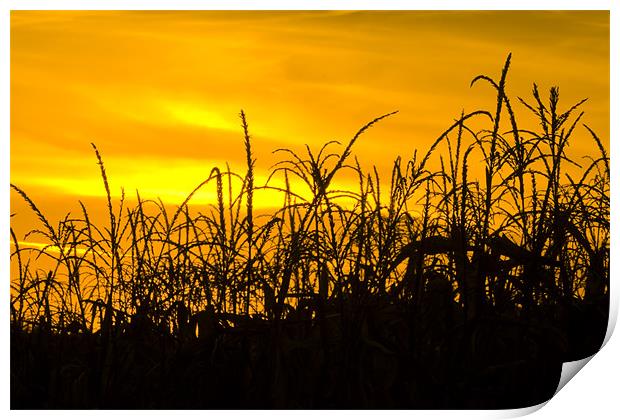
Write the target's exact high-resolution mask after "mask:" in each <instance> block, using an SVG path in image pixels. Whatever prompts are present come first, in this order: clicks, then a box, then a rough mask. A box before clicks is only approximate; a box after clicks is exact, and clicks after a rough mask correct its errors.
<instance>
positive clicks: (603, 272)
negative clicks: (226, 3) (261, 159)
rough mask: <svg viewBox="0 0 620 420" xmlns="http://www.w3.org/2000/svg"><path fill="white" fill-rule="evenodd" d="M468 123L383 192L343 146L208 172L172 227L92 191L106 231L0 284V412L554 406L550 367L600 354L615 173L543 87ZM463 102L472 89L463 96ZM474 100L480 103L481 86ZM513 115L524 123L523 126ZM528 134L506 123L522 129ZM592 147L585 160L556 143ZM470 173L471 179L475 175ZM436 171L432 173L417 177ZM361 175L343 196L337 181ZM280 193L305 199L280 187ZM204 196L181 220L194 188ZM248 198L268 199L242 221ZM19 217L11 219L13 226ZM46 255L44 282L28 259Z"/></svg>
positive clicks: (77, 233) (61, 226)
mask: <svg viewBox="0 0 620 420" xmlns="http://www.w3.org/2000/svg"><path fill="white" fill-rule="evenodd" d="M509 65H510V56H508V59H507V60H506V63H505V65H504V67H503V69H502V72H501V74H500V77H499V79H498V80H496V79H493V78H491V77H488V76H484V75H482V76H478V77H476V78H474V79H473V81H472V85H479V84H480V85H482V84H485V85H486V88H490V89H492V90H493V91H494V92H495V93H496V95H497V101H496V104H495V106H494V108H493V109H492V111H485V110H478V111H474V112H471V113H462V114H461V116H460V117H459V118H458V119H457V120H456V121H455V122H454V123H453V124H452V125H450V126H449V127H448V129H447V130H446V131H445V132H444V133H442V134H441V135H440V136H439V137H438V138H437V139H436V141H435V142H434V143H433V144H432V146H431V147H430V149H429V150H428V151H427V152H426V154H424V155H419V154H418V152H417V151H415V152H413V155H412V157H411V158H410V159H408V160H403V159H401V158H400V157H398V158H397V159H396V160H395V162H394V166H393V170H392V173H391V177H390V179H389V183H388V184H387V185H384V184H381V182H380V179H379V175H378V172H377V170H376V169H374V170H373V171H371V172H369V173H367V172H364V171H363V169H362V168H361V167H360V164H359V163H358V162H357V160H356V159H355V158H353V157H351V154H352V152H353V149H354V146H355V144H356V142H358V141H361V140H360V138H361V137H362V135H363V134H364V133H365V132H366V131H368V130H369V129H371V128H372V126H373V125H375V124H377V123H379V122H381V123H389V122H388V121H383V120H386V119H388V118H393V117H392V116H393V114H394V113H390V114H386V115H383V116H380V117H378V118H376V119H374V120H372V121H371V122H369V123H368V124H366V125H365V126H363V127H362V128H361V129H360V130H359V131H358V132H357V133H356V134H355V135H354V136H353V138H352V139H351V140H350V141H349V142H348V143H347V144H346V145H344V147H342V146H341V145H339V144H337V143H335V142H331V143H327V144H325V145H324V146H323V147H322V148H320V150H311V149H310V148H309V147H306V149H305V150H303V151H294V150H288V149H285V150H277V151H276V152H275V153H277V154H279V155H280V156H281V159H280V162H279V163H278V164H277V165H276V166H275V167H274V168H272V173H271V177H270V180H269V182H268V184H267V185H257V184H256V181H255V178H254V167H255V157H254V155H253V152H252V145H251V137H250V132H251V131H250V127H249V125H248V122H247V120H246V116H245V114H244V113H243V112H242V113H241V115H240V117H241V122H242V129H243V135H244V146H245V152H246V158H247V159H246V161H247V172H246V173H245V174H236V173H233V172H231V171H230V169H228V168H226V169H223V168H213V169H212V170H211V172H210V174H209V176H208V177H207V179H206V180H204V181H203V182H201V183H200V184H199V185H198V187H197V188H196V189H195V190H194V191H192V192H191V194H189V196H188V197H187V199H186V200H185V201H184V202H183V203H182V204H181V205H180V206H178V207H177V208H176V211H174V213H169V212H168V210H167V209H166V207H165V206H164V204H163V203H161V202H158V201H151V200H143V199H141V197H140V196H139V195H138V196H137V198H136V199H137V205H136V206H135V207H133V208H130V207H128V206H127V205H126V203H125V199H124V198H125V196H124V193H123V195H122V197H121V199H120V200H119V201H118V202H114V200H113V199H112V194H111V191H110V187H109V185H108V178H107V174H106V171H105V166H104V164H103V160H102V157H101V154H100V152H99V150H98V149H97V148H96V147H95V146H94V145H93V148H94V151H95V154H96V157H97V160H98V163H99V169H100V171H101V176H102V180H103V183H104V188H105V192H106V197H107V213H108V222H107V225H106V226H98V225H95V224H94V223H92V222H91V218H90V216H89V213H88V211H87V209H86V207H85V206H84V205H81V208H82V214H81V215H80V216H70V215H67V217H65V218H64V219H62V220H60V222H58V223H57V224H56V225H52V223H51V222H50V221H49V220H48V219H47V218H46V217H45V215H44V214H43V213H42V212H41V211H40V210H39V209H38V207H37V206H36V204H35V202H34V200H33V199H31V197H29V196H28V195H27V194H26V193H25V192H24V191H23V190H21V189H20V188H19V187H17V186H15V185H11V187H12V189H13V190H14V191H15V192H16V193H17V194H18V195H20V196H21V198H23V199H24V200H25V201H26V202H27V204H28V205H29V206H30V208H31V209H32V211H34V212H35V214H36V216H37V217H38V218H39V220H40V222H41V227H39V228H36V229H34V230H33V231H32V232H29V233H28V234H27V236H38V237H39V239H40V240H41V241H42V242H45V243H47V244H49V246H48V247H45V248H43V249H28V248H23V247H20V242H19V241H18V238H17V234H16V233H15V232H14V231H13V229H11V235H12V241H13V243H14V249H13V251H12V254H11V258H12V259H15V260H17V264H16V265H17V267H18V270H16V271H17V272H16V273H13V276H14V278H13V279H12V282H11V407H12V408H516V407H523V406H529V405H534V404H538V403H540V402H543V401H545V400H547V399H549V398H550V397H551V396H552V395H553V393H554V391H555V388H556V386H557V383H558V380H559V375H560V370H561V365H562V362H564V361H570V360H575V359H580V358H583V357H586V356H589V355H591V354H593V353H594V352H596V351H597V350H598V349H599V348H600V346H601V345H602V342H603V338H604V335H605V332H606V327H607V316H608V300H609V296H608V293H609V238H610V236H609V159H608V156H607V152H606V150H605V148H604V147H603V145H602V142H601V140H600V139H599V138H598V137H597V136H596V134H595V133H594V131H593V130H591V129H590V128H589V127H588V126H585V125H583V124H581V119H582V116H583V115H584V113H583V112H581V111H580V108H581V106H582V104H583V103H584V102H585V101H581V102H579V103H577V104H575V105H574V106H571V107H569V108H567V109H566V110H560V104H559V89H558V88H555V87H554V88H551V89H550V91H549V95H548V97H547V98H543V96H542V95H541V93H540V91H539V89H538V87H537V86H536V85H534V86H533V94H532V96H533V98H532V99H531V100H525V99H521V98H518V103H515V102H514V101H511V99H509V97H508V95H507V92H506V81H507V74H508V69H509ZM476 88H477V87H476ZM481 88H482V87H481ZM517 111H518V112H523V113H525V114H529V115H528V116H527V118H530V120H532V117H534V119H535V120H536V121H537V123H536V124H537V127H536V128H531V127H529V128H525V127H524V126H521V125H520V124H518V123H517V121H518V119H517ZM521 121H522V120H521ZM578 135H581V136H584V137H585V138H586V140H584V139H583V138H580V140H579V141H587V140H588V139H591V141H592V145H593V148H594V150H597V151H598V155H599V156H596V157H594V156H589V157H586V158H584V159H582V160H577V159H575V158H574V154H572V153H570V145H569V142H570V141H571V140H572V139H573V137H575V136H578ZM472 165H482V166H483V167H484V172H483V176H482V177H481V179H476V178H475V177H472V175H471V173H470V168H471V166H472ZM433 168H434V169H433ZM343 171H348V172H349V173H354V174H356V176H357V178H358V180H359V189H358V190H356V191H343V190H339V189H336V188H335V187H334V186H333V180H334V179H335V178H336V176H337V175H338V174H339V173H341V172H343ZM293 179H295V181H296V182H302V183H303V184H304V185H305V186H306V189H307V191H305V192H302V191H297V190H293V189H292V188H291V184H292V181H293ZM208 188H214V189H215V191H216V195H217V202H216V203H215V204H214V205H213V206H211V207H210V209H209V211H208V212H206V213H200V212H194V211H192V210H190V206H189V203H190V201H191V199H192V197H193V196H194V195H195V193H196V192H197V191H199V190H201V189H208ZM262 190H272V191H278V192H279V193H281V195H282V199H283V204H282V206H281V207H280V208H278V209H277V210H275V211H273V212H271V213H270V214H264V213H261V212H260V211H258V210H257V209H255V208H254V202H253V199H254V196H255V194H259V193H260V192H261V191H262ZM12 217H14V216H12ZM39 257H40V258H48V259H51V260H52V261H53V268H52V269H51V270H49V271H47V270H42V269H38V268H35V263H36V262H37V259H38V258H39Z"/></svg>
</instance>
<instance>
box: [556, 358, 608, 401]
mask: <svg viewBox="0 0 620 420" xmlns="http://www.w3.org/2000/svg"><path fill="white" fill-rule="evenodd" d="M597 353H598V352H597ZM595 354H596V353H594V354H593V355H592V356H588V357H586V358H584V359H580V360H573V361H572V362H564V363H563V364H562V374H561V375H560V382H559V383H558V387H557V389H556V390H555V393H554V394H553V396H554V397H555V396H556V395H557V393H558V392H560V390H561V389H562V388H564V385H566V384H567V383H568V382H569V381H570V380H571V379H573V377H574V376H575V375H576V374H577V372H579V371H580V370H581V369H582V368H583V367H584V366H585V365H586V364H588V362H589V361H590V360H591V359H592V358H593V357H594V355H595Z"/></svg>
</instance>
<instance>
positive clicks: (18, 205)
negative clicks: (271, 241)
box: [10, 11, 609, 235]
mask: <svg viewBox="0 0 620 420" xmlns="http://www.w3.org/2000/svg"><path fill="white" fill-rule="evenodd" d="M509 52H512V54H513V58H512V65H511V69H510V73H509V79H508V87H507V89H508V93H509V95H511V98H514V103H513V106H514V107H515V109H516V111H517V112H518V114H519V115H526V113H527V111H526V110H525V109H524V107H523V106H521V105H520V104H518V103H517V101H516V97H517V96H521V97H524V98H528V99H529V98H531V94H530V93H531V88H532V83H533V82H536V83H538V85H539V87H540V88H541V91H542V92H544V95H545V96H546V92H547V91H548V89H549V88H550V87H551V86H553V85H559V86H560V87H561V90H560V93H561V95H560V97H561V104H562V105H563V108H565V107H568V106H570V105H572V104H573V103H575V102H577V101H578V100H580V99H582V98H585V97H588V98H589V101H588V102H587V103H586V105H585V106H584V108H583V109H584V110H585V111H586V115H585V117H584V120H583V121H584V122H585V123H587V124H588V125H589V126H590V127H592V128H593V129H594V130H595V131H596V132H597V133H598V135H599V136H600V137H601V139H602V140H603V142H604V144H606V145H608V144H609V12H606V11H601V12H599V11H575V12H559V11H552V12H542V11H533V12H525V11H519V12H514V11H507V12H502V11H493V12H484V11H459V12H434V11H423V12H336V11H332V12H245V11H234V12H196V11H179V12H148V11H135V12H131V11H122V12H115V11H88V12H65V11H61V12H58V11H41V12H30V11H13V12H12V13H11V68H10V70H11V144H10V147H11V156H10V159H11V162H10V163H11V182H12V183H14V184H16V185H18V186H19V187H20V188H22V189H24V190H25V191H26V192H27V193H28V194H29V195H30V197H31V198H32V199H33V200H34V201H35V202H36V203H37V204H38V205H39V206H40V207H41V209H42V210H43V212H44V213H45V214H47V215H49V217H50V219H52V220H57V219H58V218H59V217H60V216H61V215H64V214H65V213H66V212H67V211H69V210H76V209H77V207H76V204H77V202H78V200H85V201H86V202H87V203H93V205H94V206H95V211H97V210H96V209H97V208H98V209H99V210H100V211H101V212H104V211H105V207H104V206H102V205H100V204H102V201H101V199H102V197H103V195H104V194H105V191H104V189H103V186H102V182H101V178H100V173H99V169H98V167H97V165H96V160H95V156H94V153H93V151H92V149H91V147H90V142H94V143H95V144H97V146H98V148H99V149H100V151H101V152H102V154H103V158H104V162H105V165H106V169H107V173H108V176H109V178H110V182H111V188H112V193H113V195H115V196H116V197H118V196H119V195H120V188H121V186H123V187H124V188H125V190H126V192H127V194H128V195H129V197H132V196H134V195H135V190H136V189H139V191H140V193H141V195H142V197H144V198H156V197H161V199H162V200H163V201H164V202H167V203H170V204H178V203H180V202H181V201H182V200H183V199H184V198H185V196H186V195H187V194H188V193H189V192H190V191H191V190H192V189H193V188H194V187H195V186H196V185H197V184H198V183H200V182H201V181H202V180H204V179H205V178H206V177H207V176H208V175H209V172H210V170H211V168H212V167H213V166H220V167H224V163H225V162H229V163H230V165H231V168H232V169H233V170H236V171H237V172H239V173H243V172H244V171H245V156H244V154H243V135H242V134H243V133H242V130H241V127H240V121H239V116H238V115H239V111H240V110H241V109H243V110H244V111H245V112H246V114H247V116H248V121H249V126H250V132H251V134H252V140H253V147H254V155H255V157H256V159H257V169H256V172H257V173H256V183H257V184H261V183H264V182H265V180H266V178H267V175H268V173H269V170H270V167H271V166H272V165H273V164H274V163H275V162H276V160H277V157H278V156H274V155H273V154H272V153H271V152H272V151H273V150H274V149H276V148H281V147H289V148H293V149H295V150H298V151H303V147H304V144H309V145H310V146H311V147H312V148H314V149H317V148H318V147H320V145H322V144H323V143H324V142H326V141H329V140H340V141H342V142H346V141H348V139H350V138H351V136H352V135H353V134H355V132H356V131H357V129H358V128H360V127H361V126H363V125H364V124H365V123H366V122H368V121H369V120H371V119H373V118H374V117H376V116H379V115H381V114H384V113H387V112H390V111H394V110H399V113H398V114H397V115H395V116H393V117H391V118H389V119H387V120H385V121H382V122H381V123H380V124H378V125H377V126H376V127H373V129H372V130H371V131H369V132H368V133H366V134H365V135H364V137H363V138H362V139H361V140H360V141H359V143H358V144H357V145H356V147H355V149H354V153H353V154H354V155H356V156H357V157H358V158H359V160H360V162H361V164H362V166H363V167H364V168H365V169H366V170H367V171H371V170H372V165H376V166H377V167H378V170H379V173H380V174H383V175H385V177H386V178H387V177H388V175H389V170H390V168H391V166H392V162H393V161H394V159H395V158H396V156H398V155H401V156H403V158H408V157H410V156H411V155H412V153H413V150H414V149H415V148H417V149H419V150H420V152H421V153H423V152H425V151H426V149H427V148H428V146H429V145H430V144H431V143H432V142H433V141H434V140H435V139H436V138H437V136H438V135H439V134H440V133H442V132H443V131H444V130H445V128H447V127H448V126H449V125H451V124H452V122H453V121H454V119H455V118H458V117H459V115H460V113H461V110H463V109H464V110H465V112H471V111H474V110H476V109H494V101H495V92H494V91H493V90H492V89H491V88H490V87H489V86H488V85H485V84H479V85H475V86H474V87H472V88H470V87H469V84H470V81H471V79H472V78H473V77H475V76H476V75H478V74H487V75H489V76H491V77H493V78H499V74H500V71H501V67H502V65H503V63H504V60H505V59H506V56H507V54H508V53H509ZM577 138H578V139H582V140H583V144H582V143H580V142H576V143H574V144H572V147H573V150H574V153H575V154H577V155H579V156H581V155H587V154H589V153H590V152H592V151H593V150H595V149H594V144H593V143H592V142H591V141H590V138H589V137H588V136H586V135H584V134H583V133H580V134H579V135H578V137H577ZM386 181H387V179H386ZM336 182H337V183H338V184H339V185H342V186H345V187H346V186H347V185H353V186H354V185H355V184H356V180H355V179H354V178H353V177H352V174H351V178H350V179H348V178H347V177H346V174H345V176H343V177H341V178H339V179H337V180H336ZM211 190H212V189H211ZM213 195H214V194H212V193H209V192H207V193H205V194H203V195H202V196H198V197H196V201H195V202H194V203H195V204H198V205H199V204H205V203H208V202H210V201H211V200H212V199H213ZM279 204H280V203H274V202H273V197H272V196H263V197H257V202H256V205H257V206H258V207H263V208H264V207H269V206H274V205H279ZM11 212H16V213H18V215H17V216H16V217H15V218H14V220H13V221H12V226H14V228H15V229H16V230H17V232H18V235H23V234H24V233H25V232H26V231H27V230H28V229H29V228H32V226H30V225H29V223H31V222H32V220H34V219H32V216H31V215H28V214H27V213H28V212H29V210H28V209H27V207H26V206H25V205H24V203H23V201H22V200H21V199H20V198H19V197H17V195H16V194H14V193H12V194H11Z"/></svg>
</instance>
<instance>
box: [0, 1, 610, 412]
mask: <svg viewBox="0 0 620 420" xmlns="http://www.w3.org/2000/svg"><path fill="white" fill-rule="evenodd" d="M616 4H617V2H614V1H611V0H607V1H604V0H589V1H582V0H521V1H507V0H506V1H494V0H477V1H466V0H442V1H396V0H383V1H381V2H378V1H374V0H373V1H369V0H362V1H354V0H336V1H329V2H327V1H320V2H319V1H308V0H300V1H288V2H282V1H261V2H257V1H248V0H230V1H198V0H194V1H191V0H180V1H168V0H133V1H122V0H82V1H78V0H64V1H52V0H47V1H45V0H19V1H18V0H8V1H3V2H2V3H1V5H0V22H1V24H0V28H1V29H0V31H1V32H0V45H1V47H0V57H1V58H0V73H1V80H2V83H1V85H0V97H1V98H2V102H0V103H1V104H2V105H1V106H2V113H1V116H0V132H1V134H0V135H1V139H2V140H1V142H0V184H1V185H2V187H3V188H4V190H3V193H2V194H1V195H0V215H1V216H0V224H1V226H2V231H3V232H4V233H3V238H4V239H3V240H0V261H1V263H0V278H2V279H5V283H4V288H2V294H1V295H0V308H2V310H1V313H2V314H4V317H3V320H2V322H1V323H0V331H1V332H2V338H3V341H2V342H3V345H2V346H1V350H0V351H1V353H2V360H3V362H4V363H2V364H0V366H2V369H1V371H0V375H1V378H0V386H1V391H2V397H3V398H2V402H3V407H4V409H5V410H8V409H9V383H10V376H9V331H8V319H7V318H8V314H9V304H8V302H9V286H8V284H9V282H8V278H9V273H8V270H9V252H10V251H9V241H8V238H9V232H8V231H9V228H8V223H9V219H8V214H9V211H10V210H9V191H8V184H9V179H10V169H9V165H10V153H9V152H10V150H9V137H10V129H9V124H10V114H9V112H10V96H9V87H10V75H9V69H10V15H9V11H10V10H37V9H38V10H53V9H58V10H73V9H75V10H115V9H123V10H143V9H146V10H168V9H171V10H197V9H214V10H218V9H220V10H222V9H225V10H234V9H255V10H275V9H286V10H308V9H311V10H324V9H341V10H364V9H371V10H388V9H396V10H399V9H417V10H477V9H486V10H552V9H560V10H611V45H610V51H611V63H610V66H611V75H612V77H611V109H610V115H616V116H617V115H620V114H618V110H619V107H618V78H617V76H615V75H616V74H618V71H619V70H620V66H619V65H618V51H617V50H618V48H619V44H618V30H617V29H618V23H619V19H618V13H620V12H619V8H618V6H616ZM618 133H619V131H618V118H615V119H612V124H611V131H610V135H611V137H610V139H611V141H610V143H611V150H610V155H611V156H614V155H615V154H616V153H615V150H616V142H617V141H618ZM618 168H619V167H618V165H615V164H614V159H613V158H612V165H611V170H612V175H611V176H612V194H611V200H612V204H611V209H612V210H611V211H612V243H614V244H615V243H616V241H617V238H616V237H617V235H616V231H617V230H618V229H615V226H616V225H615V223H614V220H615V217H616V216H615V215H616V213H617V211H615V209H618V198H617V195H616V194H615V193H613V191H614V190H615V180H616V179H620V176H618V175H619V174H618ZM619 257H620V255H619V251H618V249H617V248H616V247H615V246H614V245H612V247H611V260H612V266H611V277H612V289H611V292H612V293H611V295H612V308H611V320H612V323H613V324H615V321H616V318H617V313H618V292H617V285H618V281H617V278H618V269H617V268H616V265H615V263H614V262H615V261H620V259H618V258H619ZM608 338H609V337H608ZM619 348H620V345H619V344H618V339H617V338H613V339H611V340H610V341H609V342H608V343H607V345H606V346H605V348H604V349H603V351H601V354H597V355H596V356H595V357H594V358H593V359H592V361H591V362H590V363H589V364H588V366H587V367H586V368H585V369H584V371H583V372H580V373H579V374H578V378H577V379H576V380H573V381H571V382H570V383H568V384H567V385H566V387H565V388H563V389H562V390H561V391H560V392H559V393H558V394H557V395H556V396H555V397H554V398H553V399H552V400H551V401H550V402H549V403H548V404H546V406H545V407H544V409H542V410H539V411H536V413H535V414H534V416H533V417H534V418H548V419H552V418H562V419H571V418H579V419H582V418H584V417H585V416H592V418H596V419H599V418H601V419H607V418H609V419H611V418H616V416H617V415H618V412H619V411H618V403H617V402H616V400H617V384H618V378H617V376H618V373H619V372H620V370H619V369H618V366H619V364H618V361H617V358H616V356H615V354H619V353H618V350H619ZM543 405H544V404H542V405H541V406H543ZM537 408H540V407H537ZM535 410H536V408H530V409H521V410H505V411H494V412H489V411H458V412H446V411H441V412H439V411H434V412H426V411H424V412H420V411H416V412H409V411H390V412H386V413H385V414H386V415H389V416H390V417H391V418H402V419H405V418H406V419H407V420H410V419H411V417H412V416H416V417H422V418H464V417H465V418H504V417H514V416H519V415H525V414H528V413H530V412H532V411H535ZM177 414H179V413H177V412H175V413H174V414H173V413H171V412H166V411H156V412H135V411H133V412H114V413H113V415H115V416H119V415H120V416H121V417H125V416H126V417H128V418H129V417H135V416H140V417H141V416H145V417H146V416H148V417H153V416H155V417H160V416H166V417H168V416H170V415H173V416H176V415H177ZM181 414H182V415H184V416H192V417H193V416H196V417H203V416H204V415H206V413H204V412H187V411H185V412H182V413H181ZM382 414H383V413H382V412H377V411H364V412H352V413H346V414H345V413H339V412H326V413H325V412H321V413H319V412H314V411H295V412H283V411H279V412H274V411H267V412H251V413H249V412H230V411H225V412H209V413H208V415H213V416H226V417H230V416H232V417H237V416H239V417H241V416H244V417H245V416H249V415H251V416H252V417H254V418H258V419H262V418H265V419H267V418H269V419H270V420H271V419H273V418H274V416H275V417H280V418H285V417H286V418H288V417H290V416H293V417H296V418H301V419H306V418H307V419H310V418H312V419H314V418H315V417H316V416H318V415H321V416H323V415H327V416H328V417H332V416H333V417H334V418H335V417H340V416H343V415H345V416H349V415H351V416H354V417H356V418H359V417H361V418H369V417H375V416H377V415H382ZM10 415H11V416H15V417H24V416H25V417H31V416H32V417H34V416H39V415H40V413H37V412H10ZM45 415H46V416H50V417H52V418H53V417H58V418H63V419H66V418H72V417H75V418H81V417H83V416H84V415H85V413H84V412H79V411H70V412H67V411H63V412H46V413H45ZM86 415H89V416H108V415H110V413H106V412H88V413H87V414H86Z"/></svg>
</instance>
